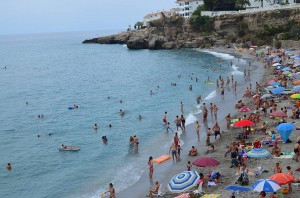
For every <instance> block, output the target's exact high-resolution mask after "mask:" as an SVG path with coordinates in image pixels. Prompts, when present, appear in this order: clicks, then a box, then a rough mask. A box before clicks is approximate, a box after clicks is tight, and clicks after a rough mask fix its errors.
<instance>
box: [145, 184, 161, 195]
mask: <svg viewBox="0 0 300 198" xmlns="http://www.w3.org/2000/svg"><path fill="white" fill-rule="evenodd" d="M159 187H160V185H159V183H158V181H156V182H155V188H150V189H149V195H147V197H152V196H153V193H155V194H157V192H158V190H159Z"/></svg>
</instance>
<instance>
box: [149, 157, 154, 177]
mask: <svg viewBox="0 0 300 198" xmlns="http://www.w3.org/2000/svg"><path fill="white" fill-rule="evenodd" d="M148 166H149V178H150V179H152V176H153V171H154V168H153V157H152V156H150V157H149V160H148Z"/></svg>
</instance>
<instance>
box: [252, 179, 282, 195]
mask: <svg viewBox="0 0 300 198" xmlns="http://www.w3.org/2000/svg"><path fill="white" fill-rule="evenodd" d="M280 188H281V187H280V185H279V184H278V183H277V182H276V181H274V180H270V179H261V180H258V181H257V182H255V183H254V184H252V189H253V191H256V192H261V191H265V192H267V193H268V192H276V191H277V190H279V189H280Z"/></svg>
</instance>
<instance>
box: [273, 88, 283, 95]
mask: <svg viewBox="0 0 300 198" xmlns="http://www.w3.org/2000/svg"><path fill="white" fill-rule="evenodd" d="M284 90H285V88H284V87H277V88H275V89H273V90H272V93H273V94H281V93H282V92H284Z"/></svg>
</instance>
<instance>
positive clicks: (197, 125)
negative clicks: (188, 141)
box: [196, 121, 200, 141]
mask: <svg viewBox="0 0 300 198" xmlns="http://www.w3.org/2000/svg"><path fill="white" fill-rule="evenodd" d="M196 134H197V137H198V141H200V124H199V122H198V121H196Z"/></svg>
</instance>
